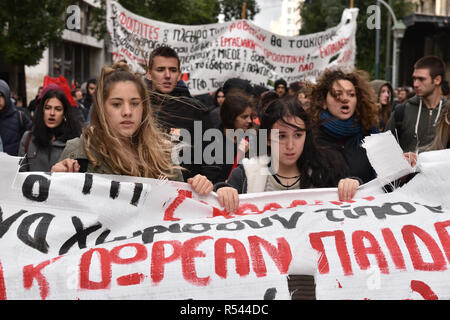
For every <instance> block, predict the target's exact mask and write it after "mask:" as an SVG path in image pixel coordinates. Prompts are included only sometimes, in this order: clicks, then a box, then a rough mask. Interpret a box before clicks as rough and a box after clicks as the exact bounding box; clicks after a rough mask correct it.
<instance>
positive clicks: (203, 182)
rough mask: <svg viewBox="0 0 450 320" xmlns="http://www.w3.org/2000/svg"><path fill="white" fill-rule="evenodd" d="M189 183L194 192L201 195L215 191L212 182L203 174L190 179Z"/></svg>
mask: <svg viewBox="0 0 450 320" xmlns="http://www.w3.org/2000/svg"><path fill="white" fill-rule="evenodd" d="M187 183H189V184H190V185H191V187H192V190H194V191H195V192H197V193H198V194H201V195H204V194H208V193H210V192H211V191H212V190H213V184H212V182H211V181H209V180H208V178H206V177H205V176H202V175H201V174H197V175H195V176H194V177H193V178H189V179H188V180H187Z"/></svg>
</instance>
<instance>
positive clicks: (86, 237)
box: [0, 150, 450, 300]
mask: <svg viewBox="0 0 450 320" xmlns="http://www.w3.org/2000/svg"><path fill="white" fill-rule="evenodd" d="M18 161H19V159H18V158H15V157H10V156H8V155H6V154H4V153H1V154H0V163H1V164H2V165H1V166H0V177H1V179H2V183H1V186H0V189H1V190H0V210H1V211H0V299H200V300H201V299H242V300H246V299H252V300H260V299H290V294H289V291H288V286H287V276H288V275H292V274H302V275H305V274H306V275H314V277H315V283H316V297H317V298H318V299H449V298H450V284H449V283H448V282H447V281H442V279H448V278H449V271H448V267H449V260H450V236H449V229H450V194H449V190H450V188H449V186H450V150H444V151H439V152H427V153H424V154H421V155H420V157H419V162H418V163H419V164H420V172H419V173H418V174H417V175H416V176H415V177H414V178H413V179H412V180H411V181H410V182H408V183H407V184H406V185H404V186H403V187H401V188H399V189H397V190H395V191H394V192H392V193H388V194H386V193H384V192H383V190H382V188H381V187H380V186H379V185H377V184H376V183H369V184H367V185H364V186H362V187H360V189H359V190H358V192H357V194H356V196H355V198H354V200H352V201H349V202H341V201H338V199H337V192H336V189H334V188H330V189H311V190H298V191H285V192H267V193H256V194H246V195H241V196H240V199H241V203H240V208H239V210H238V212H237V213H236V214H234V215H231V214H229V213H227V212H225V211H224V210H223V208H221V207H220V206H219V204H218V202H217V198H216V196H215V194H210V195H208V196H202V197H199V196H197V195H196V194H195V193H192V191H191V189H190V187H189V185H187V184H184V183H179V182H168V181H160V180H154V179H141V178H135V177H124V176H105V175H97V174H84V173H52V174H49V173H42V172H28V173H17V165H18ZM374 182H375V181H374Z"/></svg>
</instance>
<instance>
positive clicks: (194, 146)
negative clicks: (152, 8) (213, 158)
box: [145, 46, 212, 180]
mask: <svg viewBox="0 0 450 320" xmlns="http://www.w3.org/2000/svg"><path fill="white" fill-rule="evenodd" d="M180 79H181V69H180V59H179V57H178V54H177V53H176V52H175V50H173V49H172V48H170V47H168V46H162V47H159V48H157V49H155V50H153V51H152V52H151V54H150V57H149V63H148V68H147V73H146V76H145V81H146V83H147V87H148V89H149V90H150V96H151V98H150V99H151V106H152V108H153V111H154V115H155V118H156V120H157V121H158V122H159V124H160V125H161V126H162V128H163V129H164V130H165V131H166V132H167V133H169V134H170V135H171V136H172V140H173V141H177V140H180V141H181V139H185V138H186V137H188V138H190V140H191V141H190V142H187V141H185V145H186V146H187V148H186V147H185V148H183V150H182V152H181V153H180V155H179V160H180V163H179V164H180V166H182V167H183V168H185V169H187V170H183V177H184V179H185V180H187V179H188V178H191V177H193V176H195V175H196V174H203V172H204V168H205V167H206V166H205V164H204V163H203V159H202V158H203V148H204V143H203V139H202V138H203V133H204V132H205V131H206V130H207V129H209V128H211V127H212V126H211V122H210V119H209V114H208V108H207V107H205V106H204V105H203V104H202V103H201V102H200V101H198V100H196V99H194V98H193V97H192V96H191V94H190V92H189V89H188V88H187V86H186V85H185V83H184V82H183V81H182V80H180Z"/></svg>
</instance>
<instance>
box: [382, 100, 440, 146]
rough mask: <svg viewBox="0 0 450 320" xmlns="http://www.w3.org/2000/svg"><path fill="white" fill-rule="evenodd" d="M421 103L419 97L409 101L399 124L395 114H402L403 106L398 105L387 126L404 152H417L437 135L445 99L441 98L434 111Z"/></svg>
mask: <svg viewBox="0 0 450 320" xmlns="http://www.w3.org/2000/svg"><path fill="white" fill-rule="evenodd" d="M420 102H421V99H420V97H419V96H417V95H415V96H414V97H412V98H410V99H408V101H407V102H406V103H405V104H404V110H403V117H402V118H401V117H400V120H401V121H399V122H398V121H396V116H395V113H396V112H397V113H399V112H401V111H399V110H401V109H400V108H399V107H400V106H402V104H400V105H397V106H396V108H395V110H394V112H392V114H391V117H390V118H389V121H388V123H387V124H386V131H387V130H391V131H392V134H393V135H394V137H396V138H397V140H398V142H399V144H400V147H401V148H402V149H403V152H416V151H417V149H418V148H419V147H422V146H425V145H427V144H429V143H431V141H432V140H433V138H434V136H435V134H436V127H435V125H436V123H437V119H438V116H439V114H440V113H441V109H442V106H443V105H444V104H445V99H444V98H443V97H441V100H440V103H439V104H438V106H437V107H436V108H434V109H428V108H427V107H426V106H425V103H423V102H422V106H421V103H420ZM439 105H440V106H439ZM416 127H417V129H416Z"/></svg>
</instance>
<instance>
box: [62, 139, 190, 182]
mask: <svg viewBox="0 0 450 320" xmlns="http://www.w3.org/2000/svg"><path fill="white" fill-rule="evenodd" d="M67 158H70V159H76V160H79V161H78V162H85V163H87V169H86V170H85V172H90V173H101V174H115V173H114V172H113V171H112V169H111V168H110V167H109V166H108V165H106V164H104V163H102V164H101V165H100V166H99V167H95V168H94V166H93V165H92V163H91V162H90V161H89V160H88V157H87V155H86V151H85V149H84V142H83V139H81V138H74V139H71V140H68V141H67V145H66V148H65V149H64V151H63V152H62V154H61V156H60V158H59V161H62V160H64V159H67ZM80 160H81V161H80ZM80 165H81V163H80ZM170 180H173V181H184V180H183V175H182V173H181V170H178V169H175V175H174V177H171V178H170Z"/></svg>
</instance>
